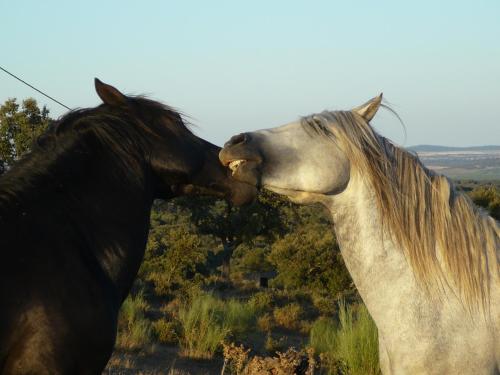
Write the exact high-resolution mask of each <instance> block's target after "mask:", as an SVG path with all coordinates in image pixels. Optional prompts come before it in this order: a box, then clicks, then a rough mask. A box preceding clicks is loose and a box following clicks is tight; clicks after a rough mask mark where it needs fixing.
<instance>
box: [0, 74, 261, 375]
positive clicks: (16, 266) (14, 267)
mask: <svg viewBox="0 0 500 375" xmlns="http://www.w3.org/2000/svg"><path fill="white" fill-rule="evenodd" d="M96 90H97V93H98V94H99V96H100V97H101V99H102V100H103V102H104V104H102V105H100V106H98V107H96V108H91V109H82V110H77V111H73V112H70V113H69V114H67V115H66V116H64V117H63V118H62V119H61V120H60V121H58V122H57V123H56V124H54V125H53V126H51V127H50V128H49V130H48V131H47V132H46V133H45V134H44V135H42V136H41V137H40V139H39V140H38V142H37V144H36V145H35V146H34V149H33V151H32V153H31V154H29V155H28V156H27V157H25V158H24V159H23V160H21V161H20V162H19V163H17V164H16V165H15V166H13V167H12V168H11V169H10V170H9V171H8V172H7V173H6V174H5V175H3V176H2V177H1V178H0V373H1V374H51V375H54V374H99V373H100V372H101V371H102V370H103V368H104V367H105V365H106V363H107V361H108V359H109V357H110V355H111V352H112V350H113V345H114V342H115V336H116V324H117V315H118V310H119V308H120V305H121V304H122V302H123V300H124V299H125V297H126V296H127V294H128V292H129V290H130V287H131V285H132V282H133V280H134V278H135V276H136V274H137V271H138V269H139V265H140V263H141V261H142V258H143V254H144V248H145V244H146V239H147V234H148V227H149V215H150V210H151V205H152V202H153V200H154V199H155V198H163V199H168V198H172V197H175V196H178V195H182V194H198V193H208V194H215V195H220V196H225V197H228V198H229V199H231V200H232V201H233V202H234V203H236V204H239V203H245V202H247V201H250V200H252V199H253V197H254V194H255V189H254V188H253V187H251V186H250V185H246V184H242V183H238V182H236V181H234V180H231V179H230V178H229V177H228V175H227V171H226V170H225V169H224V168H223V167H222V166H221V165H220V163H219V161H218V156H217V154H218V152H219V148H218V147H216V146H214V145H212V144H210V143H208V142H206V141H204V140H202V139H200V138H198V137H196V136H195V135H193V134H192V133H191V132H190V131H189V130H188V128H187V127H186V126H185V125H184V123H183V121H182V118H181V116H180V115H179V114H178V113H177V112H175V111H173V110H172V109H170V108H168V107H166V106H163V105H161V104H159V103H157V102H153V101H151V100H147V99H145V98H141V97H128V96H124V95H123V94H121V93H120V92H119V91H118V90H117V89H115V88H114V87H112V86H109V85H105V84H103V83H102V82H100V81H99V80H96Z"/></svg>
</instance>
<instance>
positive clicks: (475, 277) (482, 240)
mask: <svg viewBox="0 0 500 375" xmlns="http://www.w3.org/2000/svg"><path fill="white" fill-rule="evenodd" d="M301 124H302V126H303V127H304V128H305V129H306V130H307V131H309V132H310V131H313V132H315V133H317V134H320V135H323V136H327V137H331V138H333V139H334V140H335V142H337V143H338V144H339V146H340V147H341V148H342V150H343V151H344V152H345V154H346V156H347V158H348V159H349V160H350V162H351V165H352V167H353V168H354V169H355V171H357V172H358V173H360V174H361V175H362V176H364V177H365V178H366V179H367V181H368V183H369V184H370V185H371V186H372V187H373V191H374V193H375V200H376V202H377V206H378V208H379V212H380V214H381V218H382V222H383V228H385V229H386V230H387V232H388V233H390V235H391V236H392V238H393V240H394V241H395V242H396V244H397V245H399V247H400V248H401V250H402V251H403V252H404V254H405V256H406V259H407V260H408V261H409V263H410V265H411V267H412V269H413V272H414V274H415V276H416V278H417V280H418V281H419V282H421V283H422V284H423V285H424V286H425V288H426V290H428V291H438V290H443V289H442V288H443V286H444V285H445V284H447V285H449V286H451V287H452V290H454V291H455V292H457V295H459V297H460V298H461V300H462V301H463V302H464V304H465V305H466V306H467V307H468V308H469V309H475V308H476V307H479V309H481V308H487V306H488V301H489V294H490V277H495V278H496V277H499V275H500V270H499V266H498V259H497V257H498V251H499V248H500V230H499V226H498V223H497V222H496V221H495V220H494V219H492V218H491V217H489V216H488V215H487V214H485V213H484V212H483V211H482V210H480V209H478V208H477V207H476V206H475V205H474V204H473V203H472V202H471V201H470V199H469V198H468V197H467V196H466V195H465V194H463V193H461V192H458V191H457V190H455V188H454V186H453V184H452V183H451V182H450V181H449V180H448V179H447V178H446V177H444V176H442V175H438V174H436V173H434V172H432V171H430V170H429V169H427V168H426V167H425V166H424V165H423V164H422V163H421V162H420V160H419V159H418V157H417V156H416V155H413V154H411V153H409V152H408V151H406V150H404V149H402V148H399V147H397V146H395V145H394V144H392V143H391V142H390V141H389V140H388V139H386V138H384V137H382V136H381V135H379V134H378V133H377V132H376V131H375V130H374V129H373V128H372V127H371V126H370V124H368V123H367V122H366V121H365V120H364V119H363V118H362V117H361V116H359V115H358V114H356V113H354V112H351V111H333V112H328V111H325V112H322V113H320V114H315V115H311V116H307V117H304V118H302V120H301Z"/></svg>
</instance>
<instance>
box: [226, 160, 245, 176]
mask: <svg viewBox="0 0 500 375" xmlns="http://www.w3.org/2000/svg"><path fill="white" fill-rule="evenodd" d="M241 163H243V160H233V161H232V162H231V163H229V165H228V167H229V169H230V170H232V171H233V174H234V172H236V170H237V169H238V167H239V166H240V164H241Z"/></svg>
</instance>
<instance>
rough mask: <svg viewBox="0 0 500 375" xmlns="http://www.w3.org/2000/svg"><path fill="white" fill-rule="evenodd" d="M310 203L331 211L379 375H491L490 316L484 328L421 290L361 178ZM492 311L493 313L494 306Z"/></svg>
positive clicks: (496, 355)
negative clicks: (375, 337) (369, 328)
mask: <svg viewBox="0 0 500 375" xmlns="http://www.w3.org/2000/svg"><path fill="white" fill-rule="evenodd" d="M310 199H311V198H310ZM318 200H319V201H320V202H321V203H322V204H324V205H325V206H326V207H327V208H328V209H329V210H330V212H331V215H332V218H333V221H334V225H335V232H336V235H337V240H338V242H339V245H340V249H341V252H342V256H343V258H344V261H345V264H346V266H347V269H348V270H349V273H350V274H351V277H352V279H353V281H354V283H355V284H356V287H357V289H358V291H359V293H360V295H361V297H362V298H363V301H364V303H365V304H366V306H367V308H368V310H369V312H370V314H371V315H372V317H373V319H374V321H375V323H376V325H377V328H378V331H379V351H380V365H381V369H382V372H383V373H384V374H391V373H408V374H410V373H411V374H417V373H425V374H448V373H463V374H476V373H477V374H480V373H494V371H496V366H497V363H498V362H497V361H498V359H500V348H499V347H498V345H497V344H495V334H493V333H492V331H493V332H494V331H498V328H499V327H498V315H497V321H496V323H495V324H494V325H493V327H491V326H488V324H486V323H485V321H484V320H483V319H481V317H479V316H476V317H471V316H469V315H468V313H467V311H466V310H465V309H464V306H463V305H462V304H461V302H460V301H459V300H458V298H457V297H456V296H455V295H454V294H452V293H449V294H448V293H447V294H446V295H444V296H441V297H439V298H437V297H431V296H430V295H429V294H428V293H426V292H425V290H424V289H423V287H421V286H420V285H419V283H418V282H417V281H416V279H415V277H414V274H413V270H412V268H411V266H410V265H409V263H408V262H407V261H406V259H405V257H404V255H403V252H402V251H401V249H398V248H397V246H396V245H395V244H394V242H393V241H392V240H391V238H390V236H389V235H388V234H387V230H386V229H387V228H385V229H384V228H383V224H382V219H381V217H380V214H379V210H378V207H377V205H376V201H375V200H374V198H373V193H372V192H371V189H370V186H369V185H368V184H367V183H366V182H365V181H364V180H363V179H362V178H361V177H359V176H358V177H357V176H356V175H353V176H352V178H351V181H350V182H349V185H348V186H347V188H346V189H345V190H344V191H343V192H342V193H340V194H337V195H332V196H322V197H321V199H318ZM493 294H494V295H495V294H496V295H498V291H496V292H495V291H494V292H493ZM492 307H493V310H494V311H493V313H494V314H498V305H497V304H494V306H492ZM472 342H474V343H475V344H474V345H473V344H471V343H472ZM464 343H467V344H464Z"/></svg>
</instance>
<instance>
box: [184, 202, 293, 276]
mask: <svg viewBox="0 0 500 375" xmlns="http://www.w3.org/2000/svg"><path fill="white" fill-rule="evenodd" d="M176 203H177V204H178V205H180V206H182V207H185V208H187V209H188V210H189V212H190V220H191V222H192V223H194V224H195V227H196V229H197V231H198V233H199V234H200V235H210V236H212V237H215V238H216V239H217V241H218V242H219V243H220V244H221V245H222V250H221V251H218V252H213V251H212V252H210V253H209V262H210V263H211V264H210V266H211V267H218V266H219V267H221V269H222V275H223V277H225V278H226V279H228V278H229V273H230V262H231V258H232V256H233V253H234V252H235V250H236V249H238V247H239V246H241V245H242V244H247V246H246V247H247V248H253V247H255V246H256V244H257V243H258V242H260V243H265V242H271V241H272V240H273V238H274V237H275V236H276V235H277V234H279V233H283V232H284V231H285V230H286V228H287V222H286V221H287V219H286V215H284V214H283V210H282V208H283V207H284V206H287V205H290V203H288V201H285V200H284V199H282V198H280V197H278V196H277V195H274V194H271V193H262V194H260V195H259V196H258V199H257V200H256V201H255V202H254V203H253V204H251V205H248V206H244V207H232V206H231V205H229V204H228V203H227V202H226V201H224V200H220V199H215V198H212V197H198V198H196V199H193V198H192V197H189V198H181V199H178V200H177V201H176ZM264 239H265V241H264ZM248 245H251V246H248ZM249 251H251V250H249Z"/></svg>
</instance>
